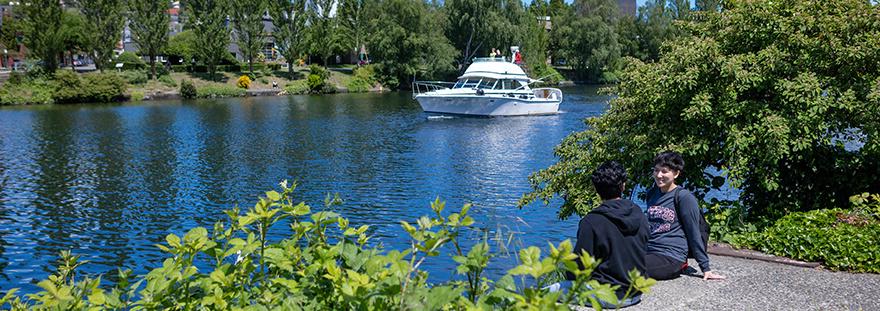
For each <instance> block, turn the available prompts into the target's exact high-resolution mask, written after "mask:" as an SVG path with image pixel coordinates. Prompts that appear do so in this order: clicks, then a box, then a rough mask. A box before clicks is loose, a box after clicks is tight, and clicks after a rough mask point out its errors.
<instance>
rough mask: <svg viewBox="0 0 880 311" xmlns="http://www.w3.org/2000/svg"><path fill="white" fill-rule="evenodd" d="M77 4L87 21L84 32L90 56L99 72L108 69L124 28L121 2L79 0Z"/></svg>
mask: <svg viewBox="0 0 880 311" xmlns="http://www.w3.org/2000/svg"><path fill="white" fill-rule="evenodd" d="M78 4H79V6H80V9H81V10H82V13H83V15H85V17H86V21H88V24H89V28H90V31H88V32H86V34H87V35H88V36H89V42H91V48H90V50H91V55H92V57H93V58H94V60H95V67H97V68H98V70H100V71H102V72H103V71H104V69H107V68H110V66H111V64H112V62H113V56H114V52H113V50H114V49H116V44H117V43H119V39H120V38H122V30H123V27H124V26H125V14H124V13H123V12H124V8H125V3H124V2H123V0H79V1H78Z"/></svg>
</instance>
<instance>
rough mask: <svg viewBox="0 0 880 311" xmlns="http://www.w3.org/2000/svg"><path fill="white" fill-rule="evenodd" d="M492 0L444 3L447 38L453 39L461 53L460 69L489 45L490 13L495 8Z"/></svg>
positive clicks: (451, 0)
mask: <svg viewBox="0 0 880 311" xmlns="http://www.w3.org/2000/svg"><path fill="white" fill-rule="evenodd" d="M493 2H494V1H491V0H447V1H446V2H445V3H444V8H445V10H446V12H445V13H446V17H447V18H448V20H447V22H446V29H445V32H446V38H448V39H449V40H450V41H452V44H453V46H455V48H456V49H458V50H459V51H460V52H461V54H460V55H459V57H458V66H459V70H464V68H465V67H466V64H469V63H470V61H471V59H472V58H474V57H475V56H477V53H478V52H480V51H483V50H488V49H491V48H492V47H487V46H485V45H487V42H486V40H487V38H488V37H489V31H488V28H489V14H490V13H491V12H492V10H493Z"/></svg>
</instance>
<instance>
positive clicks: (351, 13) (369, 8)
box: [338, 0, 380, 53]
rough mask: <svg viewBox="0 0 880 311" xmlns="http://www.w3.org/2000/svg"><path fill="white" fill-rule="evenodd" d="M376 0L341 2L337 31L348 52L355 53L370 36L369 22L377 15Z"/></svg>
mask: <svg viewBox="0 0 880 311" xmlns="http://www.w3.org/2000/svg"><path fill="white" fill-rule="evenodd" d="M376 3H377V2H376V0H341V1H340V2H339V5H338V6H339V30H340V33H341V35H342V44H343V45H344V46H345V48H346V49H348V50H347V51H348V52H355V53H357V52H358V51H359V50H360V48H361V47H362V46H364V45H365V43H366V41H367V38H368V37H369V36H370V35H371V33H372V31H371V29H370V27H369V26H370V20H371V19H372V18H373V17H374V16H375V15H376V14H377V12H376V10H378V9H380V8H378V7H376Z"/></svg>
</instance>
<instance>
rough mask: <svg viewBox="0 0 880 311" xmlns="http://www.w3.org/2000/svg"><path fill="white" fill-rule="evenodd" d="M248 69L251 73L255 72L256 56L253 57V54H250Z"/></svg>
mask: <svg viewBox="0 0 880 311" xmlns="http://www.w3.org/2000/svg"><path fill="white" fill-rule="evenodd" d="M248 71H250V73H251V74H253V73H254V57H253V55H248Z"/></svg>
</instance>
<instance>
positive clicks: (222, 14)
mask: <svg viewBox="0 0 880 311" xmlns="http://www.w3.org/2000/svg"><path fill="white" fill-rule="evenodd" d="M227 7H228V2H227V1H226V0H189V1H187V2H186V6H184V12H185V14H186V17H187V19H188V22H189V25H190V29H192V31H193V33H194V34H195V40H194V43H195V45H194V46H193V48H194V49H193V52H195V56H196V57H197V58H198V59H199V60H200V61H202V62H203V63H204V64H205V65H206V66H208V74H209V75H210V77H211V79H215V78H216V77H215V76H216V73H217V64H218V63H220V61H222V60H223V59H225V58H226V57H227V55H228V54H229V52H227V50H226V47H227V46H228V45H229V28H228V27H226V25H227V20H226V17H227V14H226V12H227Z"/></svg>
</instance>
